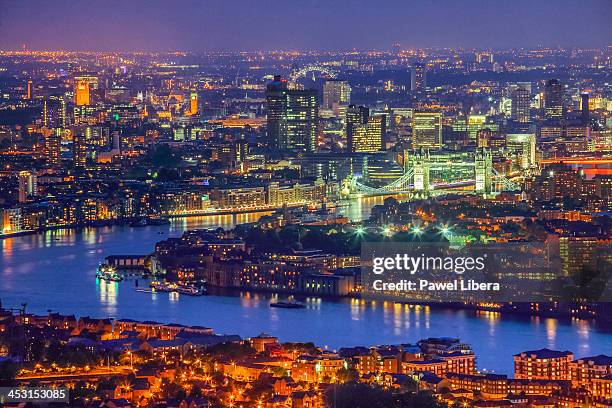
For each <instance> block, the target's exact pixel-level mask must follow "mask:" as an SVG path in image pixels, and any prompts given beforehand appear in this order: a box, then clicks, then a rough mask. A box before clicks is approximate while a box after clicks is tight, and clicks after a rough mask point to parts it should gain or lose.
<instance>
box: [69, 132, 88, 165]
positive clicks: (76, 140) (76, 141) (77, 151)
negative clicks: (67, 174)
mask: <svg viewBox="0 0 612 408" xmlns="http://www.w3.org/2000/svg"><path fill="white" fill-rule="evenodd" d="M72 160H73V164H74V167H76V168H81V169H84V168H85V167H86V166H87V138H86V135H85V132H84V130H83V129H76V128H75V129H74V130H73V134H72Z"/></svg>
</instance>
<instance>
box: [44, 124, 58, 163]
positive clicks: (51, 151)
mask: <svg viewBox="0 0 612 408" xmlns="http://www.w3.org/2000/svg"><path fill="white" fill-rule="evenodd" d="M44 136H45V153H46V155H47V164H48V165H49V166H50V167H53V168H58V167H60V166H61V164H62V157H61V146H62V136H61V129H59V128H58V129H54V130H47V131H46V134H45V135H44Z"/></svg>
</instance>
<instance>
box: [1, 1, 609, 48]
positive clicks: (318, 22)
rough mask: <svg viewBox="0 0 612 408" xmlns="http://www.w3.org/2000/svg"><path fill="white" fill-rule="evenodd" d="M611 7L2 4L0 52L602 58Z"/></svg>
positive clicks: (362, 3) (592, 4)
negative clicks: (412, 51) (557, 53)
mask: <svg viewBox="0 0 612 408" xmlns="http://www.w3.org/2000/svg"><path fill="white" fill-rule="evenodd" d="M610 21H612V3H611V2H610V1H609V0H584V1H582V2H579V3H577V2H575V1H573V0H557V1H543V2H533V1H531V0H515V1H513V2H511V3H510V2H486V1H483V0H463V1H461V2H457V1H450V0H412V1H405V0H383V1H381V2H377V3H376V4H374V3H371V2H369V1H367V0H352V1H351V0H303V1H300V2H292V1H287V2H275V1H273V0H259V1H251V0H230V1H222V0H175V1H173V2H167V1H162V0H130V1H121V0H106V1H104V2H97V1H93V0H82V1H78V2H75V1H71V0H54V1H52V2H47V1H41V0H21V1H19V2H15V1H12V0H0V49H7V50H19V49H21V47H22V44H26V45H27V46H28V48H29V49H32V50H51V49H63V50H91V51H93V52H95V51H98V52H162V50H166V51H171V50H182V52H206V51H208V52H215V51H217V52H220V51H226V52H240V51H243V52H245V51H246V52H251V51H253V52H254V51H257V50H260V49H266V50H288V51H290V50H320V51H328V50H347V51H348V50H352V49H353V48H355V46H358V48H359V49H360V50H386V49H389V48H390V47H391V46H392V44H393V43H395V42H399V43H400V44H402V46H403V47H404V48H406V49H408V48H420V49H427V48H432V47H440V48H453V49H456V48H464V49H487V48H493V49H509V48H516V49H519V48H526V49H534V48H537V47H546V48H556V47H562V48H567V49H570V48H581V49H584V48H601V47H605V46H607V45H610V44H609V42H610V39H612V25H611V24H609V22H610Z"/></svg>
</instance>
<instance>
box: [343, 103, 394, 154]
mask: <svg viewBox="0 0 612 408" xmlns="http://www.w3.org/2000/svg"><path fill="white" fill-rule="evenodd" d="M385 133H386V117H385V115H379V116H369V109H368V108H366V107H364V106H358V107H357V106H350V107H349V108H348V109H347V113H346V139H347V148H348V151H349V152H353V153H374V152H378V151H380V150H382V149H383V148H384V136H385Z"/></svg>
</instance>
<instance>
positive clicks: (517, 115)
mask: <svg viewBox="0 0 612 408" xmlns="http://www.w3.org/2000/svg"><path fill="white" fill-rule="evenodd" d="M510 98H511V99H512V115H511V117H512V119H513V120H515V121H517V122H523V123H525V122H529V120H530V118H531V116H530V99H531V94H530V92H529V90H528V89H527V88H526V87H524V86H521V85H519V86H516V87H514V89H512V91H511V94H510Z"/></svg>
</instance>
